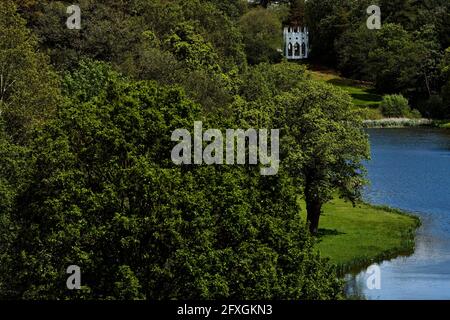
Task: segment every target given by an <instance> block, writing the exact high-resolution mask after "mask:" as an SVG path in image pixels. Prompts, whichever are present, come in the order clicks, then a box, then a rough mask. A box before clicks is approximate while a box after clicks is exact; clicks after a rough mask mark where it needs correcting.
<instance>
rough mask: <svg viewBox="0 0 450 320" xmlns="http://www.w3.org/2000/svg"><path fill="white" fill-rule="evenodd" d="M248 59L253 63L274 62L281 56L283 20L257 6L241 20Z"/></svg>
mask: <svg viewBox="0 0 450 320" xmlns="http://www.w3.org/2000/svg"><path fill="white" fill-rule="evenodd" d="M239 25H240V29H241V32H242V35H243V38H244V44H245V51H246V52H247V59H248V61H249V62H250V63H251V64H258V63H261V62H274V61H278V60H280V58H281V54H280V52H278V51H277V49H280V48H281V40H282V39H281V27H282V26H281V21H280V20H279V19H278V17H277V15H276V14H275V13H274V12H272V11H270V10H266V9H262V8H255V9H252V10H250V11H249V12H248V13H246V14H245V15H243V16H242V17H241V19H240V21H239Z"/></svg>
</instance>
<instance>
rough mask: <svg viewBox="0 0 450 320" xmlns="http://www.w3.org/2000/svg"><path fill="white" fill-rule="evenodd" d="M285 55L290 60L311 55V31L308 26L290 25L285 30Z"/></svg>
mask: <svg viewBox="0 0 450 320" xmlns="http://www.w3.org/2000/svg"><path fill="white" fill-rule="evenodd" d="M283 38H284V56H285V57H286V58H287V59H290V60H300V59H306V58H308V55H309V32H308V28H306V27H298V26H290V27H285V28H284V31H283Z"/></svg>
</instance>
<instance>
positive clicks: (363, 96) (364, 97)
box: [350, 93, 383, 102]
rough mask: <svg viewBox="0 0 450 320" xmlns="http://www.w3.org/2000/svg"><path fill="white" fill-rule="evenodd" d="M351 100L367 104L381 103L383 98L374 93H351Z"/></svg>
mask: <svg viewBox="0 0 450 320" xmlns="http://www.w3.org/2000/svg"><path fill="white" fill-rule="evenodd" d="M350 95H351V96H352V98H354V99H358V100H360V101H367V102H381V101H382V100H383V98H382V97H381V96H379V95H378V94H374V93H352V94H350Z"/></svg>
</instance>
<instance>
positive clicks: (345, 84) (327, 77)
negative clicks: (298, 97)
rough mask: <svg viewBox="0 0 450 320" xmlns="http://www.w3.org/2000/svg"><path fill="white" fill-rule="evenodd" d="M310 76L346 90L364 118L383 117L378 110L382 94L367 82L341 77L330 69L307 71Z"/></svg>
mask: <svg viewBox="0 0 450 320" xmlns="http://www.w3.org/2000/svg"><path fill="white" fill-rule="evenodd" d="M309 73H310V75H311V78H312V79H314V80H320V81H325V82H328V83H330V84H332V85H334V86H337V87H340V88H342V89H343V90H345V91H347V92H348V94H349V95H350V96H351V97H352V99H353V104H354V105H355V106H356V107H358V108H359V109H361V111H362V114H363V117H364V118H365V119H372V120H375V119H381V118H383V116H382V114H381V111H380V104H381V100H382V98H383V97H382V96H381V95H379V94H377V93H375V91H374V89H373V87H372V86H371V85H370V84H369V83H363V82H360V81H355V80H351V79H346V78H342V77H340V76H339V75H337V74H335V73H333V72H330V71H327V72H325V71H309Z"/></svg>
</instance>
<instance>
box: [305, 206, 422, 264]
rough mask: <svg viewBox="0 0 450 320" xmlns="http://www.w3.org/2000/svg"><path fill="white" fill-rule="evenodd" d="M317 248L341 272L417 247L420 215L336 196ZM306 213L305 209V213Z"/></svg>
mask: <svg viewBox="0 0 450 320" xmlns="http://www.w3.org/2000/svg"><path fill="white" fill-rule="evenodd" d="M323 211H324V212H323V214H322V216H321V220H320V229H319V237H318V242H317V245H316V246H317V248H318V250H319V251H320V252H321V254H322V256H325V257H329V258H330V259H331V261H332V262H333V263H335V264H336V265H337V266H338V267H339V269H340V271H341V273H344V272H359V271H360V270H361V269H363V268H364V267H367V266H369V265H370V264H372V263H374V262H380V261H381V260H385V259H391V258H394V257H397V256H400V255H409V254H411V253H412V252H413V251H414V237H415V230H416V229H417V227H418V226H419V225H420V221H419V219H418V218H417V217H415V216H411V215H408V214H405V213H403V212H401V211H399V210H395V209H390V208H384V207H376V206H372V205H369V204H358V205H357V206H356V207H353V206H352V204H351V203H349V202H345V201H344V200H341V199H335V200H333V201H332V202H330V203H329V204H327V205H325V207H324V210H323ZM304 214H306V213H304Z"/></svg>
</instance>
